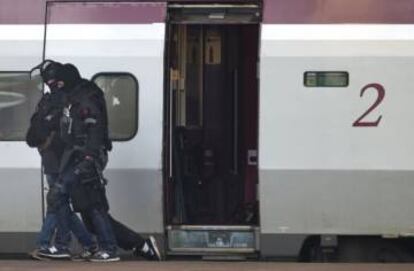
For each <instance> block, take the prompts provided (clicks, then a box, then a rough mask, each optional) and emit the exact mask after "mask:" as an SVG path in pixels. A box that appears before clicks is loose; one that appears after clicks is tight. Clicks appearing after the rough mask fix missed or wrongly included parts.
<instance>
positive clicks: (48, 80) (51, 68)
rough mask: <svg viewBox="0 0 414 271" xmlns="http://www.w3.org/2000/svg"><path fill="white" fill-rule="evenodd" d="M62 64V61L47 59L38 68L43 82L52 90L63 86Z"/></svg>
mask: <svg viewBox="0 0 414 271" xmlns="http://www.w3.org/2000/svg"><path fill="white" fill-rule="evenodd" d="M64 73H65V72H64V66H63V64H62V63H59V62H54V61H49V62H45V64H44V65H43V66H42V67H41V68H40V76H42V79H43V82H44V83H45V84H46V85H48V86H49V88H50V89H51V90H52V91H53V90H56V89H60V88H62V87H64V86H65V82H64Z"/></svg>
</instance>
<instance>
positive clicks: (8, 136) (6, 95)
mask: <svg viewBox="0 0 414 271" xmlns="http://www.w3.org/2000/svg"><path fill="white" fill-rule="evenodd" d="M41 91H42V81H41V79H40V77H39V76H37V77H34V78H32V79H30V74H29V72H0V123H1V125H0V140H2V141H22V140H25V137H26V131H27V129H28V127H29V123H30V116H31V115H32V113H33V112H34V110H35V108H36V104H37V103H38V102H39V100H40V97H41V95H42V94H41Z"/></svg>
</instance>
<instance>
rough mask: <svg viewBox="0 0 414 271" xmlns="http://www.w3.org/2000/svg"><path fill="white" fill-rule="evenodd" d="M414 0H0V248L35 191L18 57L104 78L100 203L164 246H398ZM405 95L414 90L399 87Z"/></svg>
mask: <svg viewBox="0 0 414 271" xmlns="http://www.w3.org/2000/svg"><path fill="white" fill-rule="evenodd" d="M413 14H414V0H398V1H389V0H359V1H347V0H263V1H258V0H245V1H243V0H239V1H236V0H233V1H231V0H227V1H219V0H214V1H212V0H205V1H195V0H194V1H185V0H181V1H180V0H176V1H166V0H164V1H163V0H154V1H150V0H147V1H83V0H82V1H47V0H31V1H25V0H0V153H1V155H0V253H16V252H25V251H28V250H29V249H30V248H32V247H33V243H34V239H35V236H36V234H37V232H38V231H39V228H40V226H41V222H42V217H43V215H44V212H45V204H44V198H45V193H46V192H47V186H46V184H45V182H44V181H43V180H44V177H43V174H42V171H41V166H40V165H41V161H40V158H39V155H38V153H37V151H36V150H34V149H30V148H29V147H27V146H26V144H25V142H24V137H25V132H26V129H27V126H28V122H29V118H30V115H31V112H32V111H33V110H34V107H35V105H36V103H37V101H38V100H39V97H40V96H41V95H42V94H41V93H42V84H41V82H40V80H39V78H33V79H32V80H31V79H30V78H29V74H28V72H29V70H30V69H31V68H32V67H33V66H35V65H36V64H38V63H40V62H41V61H42V60H43V59H54V60H57V61H61V62H71V63H74V64H75V65H77V67H78V68H79V70H80V71H81V74H82V76H83V77H85V78H88V79H91V80H93V81H95V82H96V83H97V84H98V85H99V86H100V87H101V88H102V89H103V91H104V92H105V97H106V100H107V105H108V112H109V125H110V134H111V138H112V139H113V140H114V149H113V151H112V152H111V153H110V157H109V158H110V162H109V165H108V167H107V169H106V171H105V175H106V176H107V178H108V179H109V184H108V188H107V192H108V197H109V201H110V205H111V210H110V212H111V214H112V215H113V216H114V217H115V218H117V219H119V220H120V221H122V222H124V223H125V224H127V225H128V226H129V227H131V228H132V229H134V230H135V231H137V232H139V233H142V234H155V235H156V236H157V238H158V239H159V241H160V242H161V243H162V244H163V248H164V252H165V254H166V255H201V256H203V257H251V256H255V257H257V256H259V257H261V258H292V259H300V260H315V261H319V260H335V259H336V260H342V261H347V260H350V261H352V260H356V261H358V260H361V261H407V260H412V256H411V254H410V253H411V251H410V248H411V247H412V244H411V238H412V237H413V236H414V215H413V211H412V206H414V171H413V169H414V159H412V157H414V143H413V142H414V141H413V138H414V129H411V126H413V123H414V121H413V122H411V121H410V119H411V118H414V112H413V109H412V108H413V106H412V105H411V99H412V98H413V99H414V91H413V90H414V81H413V80H412V78H413V76H414V16H413ZM410 97H411V98H410Z"/></svg>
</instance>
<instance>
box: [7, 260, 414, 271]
mask: <svg viewBox="0 0 414 271" xmlns="http://www.w3.org/2000/svg"><path fill="white" fill-rule="evenodd" d="M3 270H4V271H23V270H42V271H48V270H53V271H71V270H73V271H88V270H91V271H92V270H99V271H106V270H117V271H129V270H131V271H132V270H134V271H137V270H138V271H251V270H255V271H350V270H352V271H386V270H387V271H388V270H390V271H412V270H414V264H378V263H375V264H343V263H335V264H330V263H329V264H320V263H281V262H209V261H190V262H188V261H186V262H183V261H165V262H145V261H121V262H115V263H91V262H70V261H47V262H44V261H42V262H41V261H34V260H1V261H0V271H3Z"/></svg>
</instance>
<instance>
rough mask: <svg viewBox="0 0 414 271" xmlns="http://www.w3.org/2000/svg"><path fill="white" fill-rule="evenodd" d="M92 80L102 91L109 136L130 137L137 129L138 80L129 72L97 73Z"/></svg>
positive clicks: (112, 137)
mask: <svg viewBox="0 0 414 271" xmlns="http://www.w3.org/2000/svg"><path fill="white" fill-rule="evenodd" d="M92 80H93V81H94V82H95V83H96V84H97V85H98V86H99V87H100V88H101V89H102V90H103V91H104V93H105V100H106V106H107V110H108V122H109V137H110V138H111V139H112V140H115V141H127V140H130V139H132V138H133V137H134V136H135V134H136V133H137V130H138V81H137V79H136V78H135V77H134V76H133V75H132V74H130V73H106V72H105V73H98V74H96V75H94V76H93V78H92Z"/></svg>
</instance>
